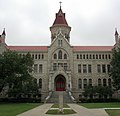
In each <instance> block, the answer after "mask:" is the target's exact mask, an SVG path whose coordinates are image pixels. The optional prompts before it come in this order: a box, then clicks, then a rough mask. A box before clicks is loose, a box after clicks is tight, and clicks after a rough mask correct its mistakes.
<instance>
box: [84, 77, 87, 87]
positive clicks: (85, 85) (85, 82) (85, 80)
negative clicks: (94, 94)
mask: <svg viewBox="0 0 120 116" xmlns="http://www.w3.org/2000/svg"><path fill="white" fill-rule="evenodd" d="M83 83H84V88H86V87H87V79H84V80H83Z"/></svg>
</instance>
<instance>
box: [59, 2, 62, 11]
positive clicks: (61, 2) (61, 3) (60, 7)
mask: <svg viewBox="0 0 120 116" xmlns="http://www.w3.org/2000/svg"><path fill="white" fill-rule="evenodd" d="M59 3H60V9H61V4H62V2H61V1H60V2H59Z"/></svg>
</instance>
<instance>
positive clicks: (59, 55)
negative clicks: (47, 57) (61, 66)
mask: <svg viewBox="0 0 120 116" xmlns="http://www.w3.org/2000/svg"><path fill="white" fill-rule="evenodd" d="M58 59H62V51H61V50H59V52H58Z"/></svg>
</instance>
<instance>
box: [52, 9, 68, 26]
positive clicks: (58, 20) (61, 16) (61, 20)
mask: <svg viewBox="0 0 120 116" xmlns="http://www.w3.org/2000/svg"><path fill="white" fill-rule="evenodd" d="M56 24H64V25H67V26H68V23H67V21H66V19H65V13H63V12H62V9H61V8H60V10H59V11H58V13H56V19H55V21H54V23H53V25H56Z"/></svg>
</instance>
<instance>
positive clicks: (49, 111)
mask: <svg viewBox="0 0 120 116" xmlns="http://www.w3.org/2000/svg"><path fill="white" fill-rule="evenodd" d="M63 112H64V113H63V114H62V113H60V112H59V111H58V110H48V111H47V112H46V114H53V115H66V114H75V113H76V112H75V111H74V110H72V109H64V111H63Z"/></svg>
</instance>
